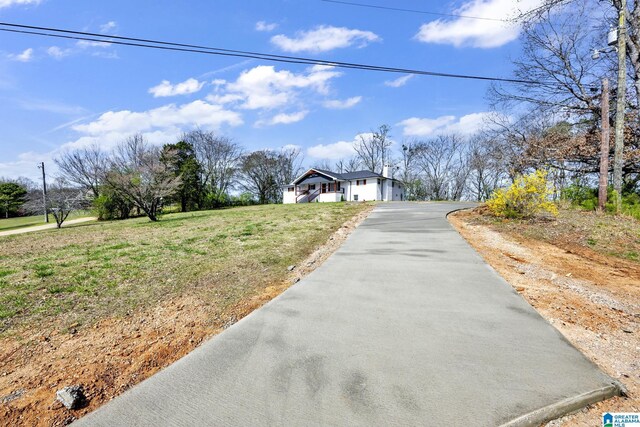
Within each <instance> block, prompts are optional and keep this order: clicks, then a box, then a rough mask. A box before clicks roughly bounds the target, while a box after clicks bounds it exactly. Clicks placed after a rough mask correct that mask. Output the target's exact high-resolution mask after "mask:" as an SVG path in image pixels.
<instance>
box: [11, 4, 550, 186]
mask: <svg viewBox="0 0 640 427" xmlns="http://www.w3.org/2000/svg"><path fill="white" fill-rule="evenodd" d="M354 1H355V2H360V3H367V4H372V5H383V6H391V7H395V8H406V9H415V10H422V11H430V12H436V13H441V14H457V15H464V16H475V17H482V18H492V19H495V18H497V19H503V18H508V17H512V16H513V15H514V13H517V12H516V10H515V8H518V9H520V10H527V8H532V7H535V6H536V5H538V4H539V3H540V1H541V0H519V1H512V0H470V1H464V0H463V1H429V2H425V1H420V0H397V1H393V2H390V1H383V0H354ZM0 21H1V22H5V23H18V24H27V25H36V26H44V27H55V28H64V29H71V30H77V31H88V32H95V33H102V34H106V35H109V34H110V35H120V36H128V37H139V38H146V39H158V40H164V41H171V42H178V43H189V44H198V45H206V46H212V47H221V48H227V49H237V50H248V51H256V52H263V53H269V54H276V55H292V56H302V57H310V58H319V59H323V60H329V61H344V62H356V63H365V64H372V65H382V66H389V67H398V68H410V69H420V70H428V71H436V72H444V73H456V74H473V75H482V76H496V77H509V76H510V73H511V70H512V65H511V62H510V59H509V58H511V57H517V56H518V55H519V50H520V44H519V41H518V35H519V33H520V28H519V26H518V25H517V23H511V22H509V23H506V22H504V21H497V20H490V19H469V18H461V17H453V16H438V15H427V14H423V13H408V12H400V11H392V10H384V9H377V8H365V7H356V6H353V5H347V4H340V3H333V2H327V1H322V0H269V1H265V0H234V1H221V0H190V1H189V2H175V1H169V0H154V1H148V0H136V1H130V0H110V1H108V2H78V1H69V0H0ZM487 89H488V83H487V82H483V81H477V80H462V79H449V78H442V77H431V76H412V75H408V74H394V73H382V72H372V71H363V70H353V69H339V68H332V67H326V66H309V65H305V64H285V63H273V62H267V61H263V60H255V59H243V58H233V57H223V56H212V55H199V54H195V53H185V52H170V51H160V50H155V49H142V48H137V47H128V46H117V45H113V44H100V43H93V42H86V41H84V42H83V41H74V40H64V39H55V38H48V37H41V36H32V35H20V34H11V33H6V32H0V118H1V119H0V121H1V123H2V134H1V135H0V177H9V178H15V177H18V176H26V177H29V178H32V179H36V178H38V176H39V170H38V168H37V164H38V163H39V162H42V161H44V162H45V163H46V164H47V165H48V169H49V170H50V171H51V173H53V174H55V165H54V163H53V158H55V157H56V156H57V155H59V154H60V153H61V152H64V151H65V150H72V149H74V148H80V147H84V146H87V145H91V144H99V145H100V146H101V147H103V148H104V149H105V150H109V149H112V148H113V147H114V146H115V145H117V144H118V143H119V142H120V141H122V140H124V139H126V138H127V137H129V136H131V135H133V134H135V133H142V134H143V135H144V136H145V137H146V138H147V140H148V141H150V142H152V143H154V144H164V143H172V142H176V141H177V140H178V138H179V136H180V134H182V132H184V131H188V130H191V129H196V128H199V129H203V130H213V131H215V132H217V133H218V134H220V135H224V136H228V137H231V138H232V139H234V140H235V141H236V142H238V143H240V144H241V145H243V146H244V147H245V148H246V149H248V150H258V149H279V148H281V147H286V146H298V147H300V148H301V150H302V152H303V154H304V157H305V163H306V164H307V165H312V164H313V163H317V162H320V161H323V160H326V161H329V162H331V163H333V162H335V161H336V160H338V159H340V158H346V157H350V156H351V155H353V153H354V152H353V143H354V141H355V140H356V139H357V136H358V135H360V134H363V133H366V132H370V131H371V130H372V129H375V128H378V127H379V126H380V125H382V124H387V125H389V126H390V127H391V137H392V139H393V140H394V141H395V142H396V148H398V147H399V146H400V143H401V142H402V141H403V140H405V139H413V138H418V139H420V138H429V137H432V136H434V135H436V134H439V133H451V132H456V133H459V134H462V135H468V134H472V133H473V132H474V131H476V130H477V129H478V128H479V127H480V126H481V125H482V123H483V119H484V118H485V117H486V115H487V114H488V112H489V107H488V103H487V100H486V92H487Z"/></svg>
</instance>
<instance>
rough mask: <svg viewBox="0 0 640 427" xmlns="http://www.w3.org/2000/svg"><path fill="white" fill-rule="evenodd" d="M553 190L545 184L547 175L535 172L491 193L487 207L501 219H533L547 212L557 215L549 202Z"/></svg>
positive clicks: (554, 205)
mask: <svg viewBox="0 0 640 427" xmlns="http://www.w3.org/2000/svg"><path fill="white" fill-rule="evenodd" d="M552 194H553V189H552V188H551V186H549V185H548V184H547V173H546V172H545V171H541V170H537V171H535V172H533V173H531V174H529V175H522V176H519V177H517V178H516V180H515V182H514V183H513V184H511V186H510V187H509V188H507V189H500V190H496V191H494V192H493V194H492V195H491V198H490V199H489V200H487V207H488V208H489V210H490V211H491V213H492V214H493V215H495V216H498V217H502V218H533V217H535V216H536V215H539V214H540V213H543V212H547V213H550V214H551V215H554V216H556V215H558V207H557V206H556V204H555V203H553V202H552V201H551V200H550V197H551V195H552Z"/></svg>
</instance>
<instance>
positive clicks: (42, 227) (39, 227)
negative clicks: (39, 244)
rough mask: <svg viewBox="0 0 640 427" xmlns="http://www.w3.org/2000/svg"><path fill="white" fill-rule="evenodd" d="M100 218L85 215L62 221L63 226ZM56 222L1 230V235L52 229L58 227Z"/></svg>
mask: <svg viewBox="0 0 640 427" xmlns="http://www.w3.org/2000/svg"><path fill="white" fill-rule="evenodd" d="M97 220H98V218H95V217H83V218H76V219H70V220H68V221H65V222H63V223H62V227H63V228H64V227H66V226H67V225H72V224H80V223H83V222H89V221H97ZM56 227H57V225H56V222H55V221H53V223H50V224H43V225H34V226H31V227H23V228H17V229H15V230H5V231H0V237H2V236H13V235H14V234H24V233H32V232H34V231H42V230H50V229H52V228H56Z"/></svg>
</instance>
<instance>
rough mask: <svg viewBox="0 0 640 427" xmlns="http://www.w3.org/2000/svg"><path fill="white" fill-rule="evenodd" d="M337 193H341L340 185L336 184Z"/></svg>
mask: <svg viewBox="0 0 640 427" xmlns="http://www.w3.org/2000/svg"><path fill="white" fill-rule="evenodd" d="M336 191H340V183H339V182H336Z"/></svg>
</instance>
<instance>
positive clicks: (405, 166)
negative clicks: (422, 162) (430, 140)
mask: <svg viewBox="0 0 640 427" xmlns="http://www.w3.org/2000/svg"><path fill="white" fill-rule="evenodd" d="M424 148H425V145H424V144H423V143H420V142H418V141H405V143H404V144H402V153H401V154H402V158H401V161H400V180H401V181H402V182H403V184H404V188H405V190H406V191H405V193H406V194H405V196H406V199H407V200H423V199H424V198H426V196H427V195H426V193H425V191H424V190H425V186H424V182H423V181H422V179H421V178H420V170H419V169H420V168H419V165H418V160H419V159H420V156H421V155H422V150H424Z"/></svg>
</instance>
